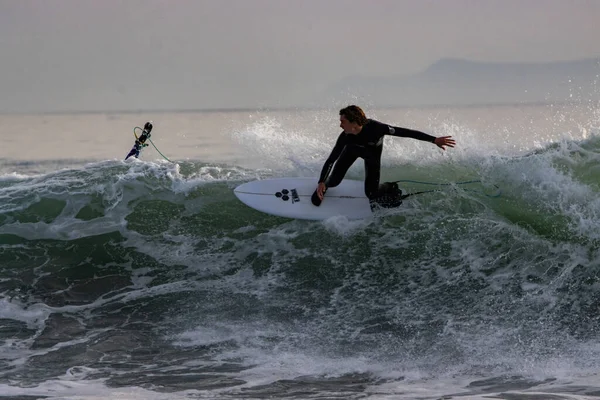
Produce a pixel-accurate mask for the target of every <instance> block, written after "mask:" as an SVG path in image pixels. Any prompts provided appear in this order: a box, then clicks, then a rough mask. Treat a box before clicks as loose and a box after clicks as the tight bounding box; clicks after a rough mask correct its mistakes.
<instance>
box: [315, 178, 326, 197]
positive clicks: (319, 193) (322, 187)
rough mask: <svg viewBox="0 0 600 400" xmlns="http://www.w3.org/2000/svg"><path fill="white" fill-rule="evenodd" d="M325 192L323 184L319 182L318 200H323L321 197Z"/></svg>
mask: <svg viewBox="0 0 600 400" xmlns="http://www.w3.org/2000/svg"><path fill="white" fill-rule="evenodd" d="M326 190H327V187H326V186H325V183H324V182H319V186H317V196H319V200H323V195H324V194H325V191H326Z"/></svg>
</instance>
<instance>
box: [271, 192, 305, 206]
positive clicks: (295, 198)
mask: <svg viewBox="0 0 600 400" xmlns="http://www.w3.org/2000/svg"><path fill="white" fill-rule="evenodd" d="M290 192H291V195H292V204H293V203H299V202H300V196H299V195H298V190H296V189H292V190H288V189H281V191H280V192H276V193H275V197H277V198H279V199H281V200H283V201H288V200H289V199H290V196H289V194H290Z"/></svg>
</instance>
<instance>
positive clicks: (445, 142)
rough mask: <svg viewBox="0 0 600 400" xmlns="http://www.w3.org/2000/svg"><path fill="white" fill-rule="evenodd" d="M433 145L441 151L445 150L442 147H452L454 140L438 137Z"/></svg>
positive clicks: (447, 137)
mask: <svg viewBox="0 0 600 400" xmlns="http://www.w3.org/2000/svg"><path fill="white" fill-rule="evenodd" d="M433 143H435V145H436V146H437V147H439V148H440V149H442V150H446V148H445V147H444V146H448V147H454V145H455V144H456V142H455V141H454V139H452V136H440V137H438V138H435V140H434V141H433Z"/></svg>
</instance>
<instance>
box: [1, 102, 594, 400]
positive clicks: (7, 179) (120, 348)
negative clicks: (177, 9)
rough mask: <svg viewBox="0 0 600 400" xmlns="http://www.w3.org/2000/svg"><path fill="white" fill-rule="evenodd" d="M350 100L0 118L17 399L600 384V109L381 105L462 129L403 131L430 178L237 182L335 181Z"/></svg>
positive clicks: (6, 279)
mask: <svg viewBox="0 0 600 400" xmlns="http://www.w3.org/2000/svg"><path fill="white" fill-rule="evenodd" d="M344 105H345V104H344ZM344 105H341V106H340V107H337V108H331V109H323V110H281V111H273V110H271V111H269V110H256V111H243V110H240V111H230V112H225V111H223V112H217V111H215V112H156V113H151V112H139V113H119V112H111V113H73V114H67V113H64V114H45V115H44V114H41V115H0V140H1V145H0V200H1V201H0V399H4V398H6V399H21V400H25V399H77V400H83V399H94V400H98V399H117V398H118V399H150V400H155V399H156V400H158V399H492V398H493V399H507V400H514V399H527V400H532V399H594V398H596V399H598V398H600V196H599V194H600V105H599V104H597V103H585V104H561V105H542V104H540V105H523V104H516V105H503V106H480V107H463V108H450V107H437V108H433V107H432V108H421V109H418V108H403V109H371V110H369V109H368V107H365V109H366V111H367V113H368V116H369V117H372V118H375V119H378V120H380V121H382V122H386V123H390V124H392V125H397V126H403V127H408V128H413V129H418V130H422V131H425V132H427V133H430V134H433V135H435V136H446V135H451V136H453V137H454V138H455V139H456V141H457V146H456V148H454V149H448V150H446V151H445V152H444V151H442V150H440V149H438V148H437V147H436V146H433V145H431V144H429V143H425V142H419V141H416V140H412V139H407V138H393V137H386V139H385V144H384V155H383V160H382V164H383V168H382V181H391V180H400V181H401V185H400V186H401V188H402V189H403V190H404V191H405V192H412V191H420V190H425V189H427V190H428V189H432V188H433V189H436V191H435V192H431V193H426V194H422V195H419V196H414V197H411V198H409V199H407V200H405V202H404V204H403V205H402V206H400V207H399V208H397V209H393V210H385V211H381V212H376V213H374V214H373V216H372V218H368V219H365V220H358V221H350V220H347V219H344V218H340V217H333V218H330V219H328V220H325V221H321V222H316V221H302V220H291V219H286V218H280V217H274V216H270V215H267V214H262V213H260V212H258V211H255V210H253V209H250V208H248V207H247V206H245V205H244V204H242V203H241V202H240V201H239V200H237V198H236V197H235V196H234V194H233V189H234V188H235V187H236V186H237V185H239V184H241V183H244V182H248V181H251V180H255V179H263V178H270V177H284V176H303V177H313V176H314V177H316V176H318V174H319V172H320V170H321V167H322V165H323V162H324V161H325V159H326V158H327V156H328V155H329V152H330V151H331V149H332V147H333V145H334V143H335V140H336V138H337V135H338V134H339V132H340V129H339V126H338V125H339V119H338V115H337V111H338V109H339V108H341V107H342V106H344ZM148 120H152V121H153V123H154V130H153V132H152V134H153V135H152V143H153V146H149V147H147V148H145V149H143V151H142V153H141V156H140V158H139V159H137V160H136V159H130V160H127V161H124V160H123V158H124V157H125V155H126V154H127V153H128V151H129V150H130V148H131V146H132V145H133V140H134V137H133V128H134V127H135V126H143V124H144V123H145V122H146V121H148ZM363 176H364V174H363V169H362V164H361V163H360V162H357V163H355V165H354V166H353V167H352V168H351V169H350V171H349V173H348V175H347V178H348V179H359V180H360V179H362V178H363ZM466 181H470V182H472V183H469V184H459V183H460V182H466ZM315 185H316V181H315Z"/></svg>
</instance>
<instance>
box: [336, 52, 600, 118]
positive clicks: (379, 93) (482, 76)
mask: <svg viewBox="0 0 600 400" xmlns="http://www.w3.org/2000/svg"><path fill="white" fill-rule="evenodd" d="M340 95H345V96H348V95H352V96H357V97H359V98H361V97H367V98H372V99H373V100H374V101H375V102H376V103H377V104H380V105H383V104H385V105H390V106H413V105H472V104H498V103H532V102H536V103H537V102H563V101H580V100H583V101H585V100H589V99H592V100H600V58H596V59H585V60H577V61H564V62H562V61H561V62H551V63H485V62H474V61H467V60H460V59H443V60H440V61H438V62H436V63H435V64H433V65H431V66H430V67H429V68H427V69H426V70H424V71H423V72H421V73H418V74H415V75H408V76H407V75H403V76H402V75H399V76H388V77H348V78H345V79H343V80H341V81H339V82H337V83H336V84H334V85H332V86H331V87H329V88H328V89H327V93H326V96H327V97H334V98H339V96H340Z"/></svg>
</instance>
